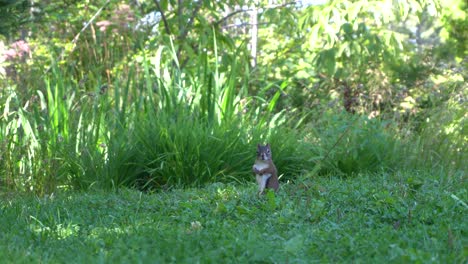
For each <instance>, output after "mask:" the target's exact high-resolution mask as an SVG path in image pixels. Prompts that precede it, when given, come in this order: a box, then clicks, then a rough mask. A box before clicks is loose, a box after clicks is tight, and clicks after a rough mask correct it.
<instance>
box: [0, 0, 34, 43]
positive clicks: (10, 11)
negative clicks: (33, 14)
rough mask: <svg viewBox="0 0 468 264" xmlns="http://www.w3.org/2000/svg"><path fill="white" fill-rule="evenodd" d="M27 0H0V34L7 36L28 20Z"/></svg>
mask: <svg viewBox="0 0 468 264" xmlns="http://www.w3.org/2000/svg"><path fill="white" fill-rule="evenodd" d="M29 8H30V3H29V1H27V0H20V1H18V0H1V1H0V17H1V18H2V19H1V20H0V35H4V36H9V35H10V34H11V33H12V32H15V31H16V30H18V28H19V27H20V26H21V25H22V24H24V23H26V22H27V21H28V20H29V16H30V14H28V9H29Z"/></svg>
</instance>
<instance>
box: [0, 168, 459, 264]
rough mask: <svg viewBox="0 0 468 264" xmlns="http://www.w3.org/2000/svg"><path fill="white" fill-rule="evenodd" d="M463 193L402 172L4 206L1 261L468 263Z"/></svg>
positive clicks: (25, 199) (4, 202)
mask: <svg viewBox="0 0 468 264" xmlns="http://www.w3.org/2000/svg"><path fill="white" fill-rule="evenodd" d="M416 179H417V180H418V181H419V184H418V185H415V184H414V182H415V180H416ZM464 182H465V181H464V179H463V175H452V176H451V177H446V175H439V174H438V173H434V172H420V173H416V174H415V173H408V172H399V173H390V174H361V175H360V177H358V178H353V179H339V178H337V177H330V178H328V177H320V178H316V179H314V181H313V185H312V187H311V188H310V189H304V188H303V186H302V185H300V184H299V185H296V184H284V185H283V186H282V188H281V190H280V192H279V193H278V194H276V195H274V194H273V193H269V194H267V195H266V196H264V197H257V196H256V195H254V193H255V190H256V187H255V186H254V184H249V185H247V186H245V185H244V186H238V185H226V184H221V183H214V184H210V185H208V186H206V187H205V188H201V189H184V190H172V191H167V192H158V193H154V194H148V193H141V192H137V191H134V190H127V189H121V190H120V191H119V192H116V193H102V192H87V193H76V192H75V193H61V192H59V193H57V194H55V195H52V196H43V197H42V196H41V197H34V196H29V195H28V196H18V195H13V196H11V195H6V194H3V195H2V199H1V202H0V208H1V210H2V218H1V220H0V221H1V223H0V232H1V233H2V236H1V237H0V257H2V259H14V260H15V263H30V262H31V261H32V262H38V261H39V262H72V263H73V262H77V263H83V262H88V263H97V262H117V263H120V262H138V261H141V262H182V263H184V262H210V261H215V262H217V261H223V262H252V261H258V262H288V261H290V262H299V263H303V262H304V263H305V262H311V261H312V262H346V261H349V260H353V261H356V262H367V261H374V262H388V261H389V260H390V261H394V262H430V261H435V262H444V263H458V262H463V261H464V259H466V249H465V248H464V246H465V245H466V236H465V233H466V230H467V224H466V221H465V216H466V210H467V208H466V204H463V201H466V200H467V199H468V196H467V192H466V184H464ZM259 242H261V243H259ZM272 249H274V250H272ZM26 251H27V252H28V254H24V252H26Z"/></svg>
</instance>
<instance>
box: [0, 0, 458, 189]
mask: <svg viewBox="0 0 468 264" xmlns="http://www.w3.org/2000/svg"><path fill="white" fill-rule="evenodd" d="M1 10H2V12H4V13H5V14H6V16H5V17H6V18H8V19H5V20H2V23H4V24H5V27H2V28H3V29H4V31H3V40H2V43H3V44H2V45H3V48H2V50H3V54H4V55H3V59H2V60H3V62H2V64H1V71H2V75H1V76H2V77H1V78H2V79H1V83H2V88H1V97H0V103H1V108H2V116H1V121H2V122H1V124H0V140H1V144H0V149H1V152H0V153H1V158H0V179H1V180H2V186H4V187H5V188H7V189H11V190H25V191H26V190H28V191H33V192H35V193H50V192H53V191H54V190H56V189H57V188H66V189H88V188H90V187H93V186H96V187H98V186H99V188H101V187H103V188H115V187H119V186H136V187H137V188H140V189H147V188H151V189H153V188H154V189H159V188H167V187H170V186H174V185H178V186H179V185H183V186H199V185H200V184H204V183H207V182H217V181H221V182H230V181H233V180H234V181H240V182H242V181H246V180H247V181H250V178H251V177H250V172H249V168H250V165H251V164H250V163H252V159H253V153H254V151H253V150H254V148H255V144H256V143H257V142H266V141H268V142H271V143H272V145H273V148H274V153H275V161H276V162H277V163H278V167H279V169H280V172H281V174H283V180H294V179H298V178H301V177H302V176H306V178H310V177H307V176H314V177H315V176H316V175H324V174H335V175H348V176H353V175H357V174H358V173H360V172H377V171H382V170H383V171H395V170H399V169H414V170H419V169H440V168H442V169H443V170H444V171H445V172H446V173H447V174H450V173H453V171H456V170H462V171H465V170H466V167H465V166H466V165H464V163H463V160H466V158H467V155H466V151H464V150H465V149H466V141H467V140H466V139H467V138H466V137H467V136H466V110H465V109H466V91H467V89H466V83H465V80H466V77H467V71H466V65H467V61H466V55H467V50H466V43H467V42H466V35H467V34H466V27H463V26H464V25H466V12H465V10H466V3H465V2H464V1H454V2H450V3H449V2H447V1H444V2H438V1H400V2H399V3H398V4H397V5H395V4H393V2H392V1H370V2H368V1H351V2H349V1H332V2H330V3H320V4H314V3H313V2H311V3H308V2H307V1H303V2H281V1H276V2H275V1H273V2H272V1H215V2H212V1H185V2H183V1H182V2H180V3H179V2H177V3H176V2H175V1H159V2H158V1H139V2H138V3H130V4H125V3H123V2H119V1H93V2H92V3H91V2H89V1H72V2H71V4H70V5H67V6H62V4H61V3H55V2H51V1H42V2H40V3H39V2H34V1H32V2H29V1H16V2H9V1H6V2H2V7H1ZM151 12H152V13H151ZM145 14H150V15H152V18H153V20H150V19H149V18H151V16H149V15H146V16H145Z"/></svg>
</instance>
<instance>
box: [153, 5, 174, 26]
mask: <svg viewBox="0 0 468 264" xmlns="http://www.w3.org/2000/svg"><path fill="white" fill-rule="evenodd" d="M153 2H154V4H156V8H157V9H158V11H159V13H160V14H161V19H162V21H163V23H164V29H165V30H166V33H167V34H168V35H171V29H170V28H169V24H168V23H167V19H166V15H164V12H163V10H162V9H161V5H159V2H158V0H153Z"/></svg>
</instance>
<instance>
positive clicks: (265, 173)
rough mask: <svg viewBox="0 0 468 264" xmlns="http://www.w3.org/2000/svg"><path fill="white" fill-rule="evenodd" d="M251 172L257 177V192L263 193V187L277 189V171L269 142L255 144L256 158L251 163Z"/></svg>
mask: <svg viewBox="0 0 468 264" xmlns="http://www.w3.org/2000/svg"><path fill="white" fill-rule="evenodd" d="M253 173H254V174H255V176H256V178H257V184H258V191H259V194H264V192H265V189H273V190H274V191H275V192H276V191H278V188H279V182H278V172H277V170H276V167H275V164H274V163H273V159H272V157H271V148H270V144H266V145H265V146H262V145H260V144H258V145H257V159H256V160H255V163H254V165H253Z"/></svg>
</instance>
